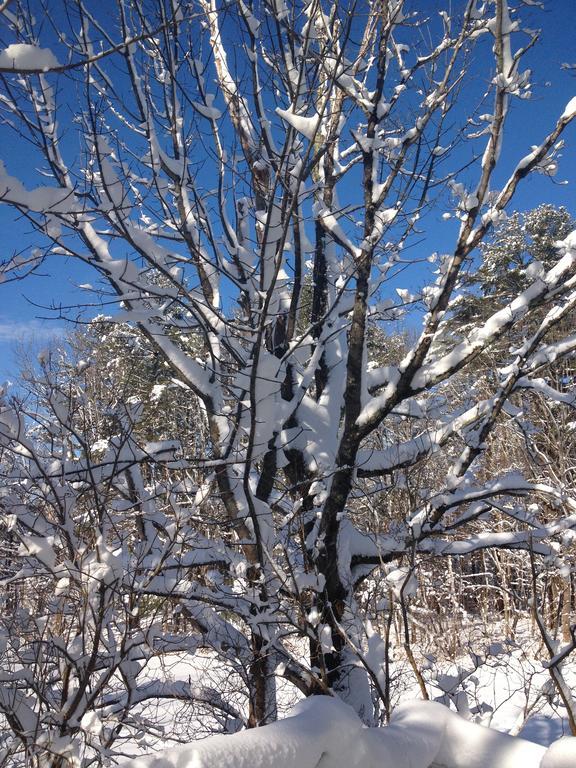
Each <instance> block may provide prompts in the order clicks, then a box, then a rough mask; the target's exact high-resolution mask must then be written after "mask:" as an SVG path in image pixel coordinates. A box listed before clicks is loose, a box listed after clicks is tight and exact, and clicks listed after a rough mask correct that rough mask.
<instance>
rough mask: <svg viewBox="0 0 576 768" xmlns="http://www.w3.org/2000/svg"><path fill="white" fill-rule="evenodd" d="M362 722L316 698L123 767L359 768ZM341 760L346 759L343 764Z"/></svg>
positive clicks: (329, 701)
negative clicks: (274, 717)
mask: <svg viewBox="0 0 576 768" xmlns="http://www.w3.org/2000/svg"><path fill="white" fill-rule="evenodd" d="M361 730H362V723H361V721H360V720H359V718H358V717H357V716H356V714H355V713H354V712H353V711H352V709H350V707H348V706H346V705H345V704H343V703H342V702H340V701H338V700H337V699H332V698H329V697H326V696H318V697H313V698H310V699H306V700H305V701H303V702H300V703H299V704H297V705H296V707H295V708H294V709H293V710H292V714H291V716H290V717H287V718H286V719H285V720H280V721H279V722H277V723H273V724H271V725H267V726H265V727H263V728H257V729H254V730H250V731H242V732H241V733H237V734H234V735H231V736H211V737H209V738H207V739H205V740H204V741H199V742H197V743H195V744H190V745H188V746H185V747H177V748H175V749H168V750H165V751H164V752H158V753H157V754H154V755H145V756H143V757H138V758H136V759H135V760H131V761H130V762H129V763H124V764H123V766H124V768H259V767H261V768H264V766H266V768H316V766H317V765H318V763H319V762H320V759H322V768H324V766H326V768H328V766H329V767H330V768H336V767H337V768H355V766H356V765H357V764H356V763H354V762H353V761H352V760H350V757H351V756H352V754H353V751H354V749H353V746H354V742H355V740H356V739H358V738H359V737H360V735H361ZM343 760H344V761H345V762H343Z"/></svg>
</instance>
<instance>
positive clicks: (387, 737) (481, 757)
mask: <svg viewBox="0 0 576 768" xmlns="http://www.w3.org/2000/svg"><path fill="white" fill-rule="evenodd" d="M423 667H424V669H423V675H424V678H425V681H426V685H427V689H428V691H429V695H430V698H431V699H433V700H434V701H430V702H418V701H416V700H417V699H419V698H420V695H419V688H418V685H417V682H416V680H415V679H414V675H413V673H412V671H411V669H410V667H409V666H408V665H407V664H406V663H405V662H404V661H402V659H401V656H400V654H399V658H398V659H397V660H396V661H395V662H393V665H392V670H391V672H392V675H391V676H392V690H391V694H392V700H393V703H394V706H395V709H394V712H393V715H392V719H391V722H390V724H389V725H386V726H383V727H382V728H378V729H374V728H373V729H366V728H365V727H363V726H362V724H361V723H360V721H359V720H358V718H357V717H356V715H355V714H354V713H353V712H352V710H349V709H348V708H346V706H345V705H343V704H341V703H340V702H338V701H335V700H329V699H326V698H325V697H321V698H318V697H316V698H314V699H312V700H308V701H306V702H302V701H299V699H300V696H299V694H298V692H297V691H295V689H293V688H291V687H290V686H289V685H284V687H282V688H281V689H280V696H279V700H280V716H281V718H282V719H281V721H280V722H279V723H276V724H274V725H272V726H266V727H265V728H262V729H258V730H257V731H251V732H242V733H237V734H234V735H233V736H222V735H217V736H210V738H208V739H203V737H204V736H206V735H209V734H210V732H211V731H212V732H215V731H218V730H220V731H222V730H223V728H222V722H220V723H216V722H215V721H214V720H213V719H211V718H210V717H209V716H208V712H207V710H203V709H202V707H198V706H197V705H193V704H186V703H184V702H183V703H182V704H181V705H179V704H175V703H170V704H166V703H164V702H162V701H160V702H156V703H155V704H154V705H153V706H154V711H152V710H151V706H152V705H150V704H148V705H147V710H146V716H147V718H149V719H150V720H154V721H156V722H157V723H158V724H160V725H161V726H162V728H163V733H159V734H158V738H157V740H156V741H155V743H154V749H155V750H159V752H158V753H157V754H152V755H149V756H143V755H142V752H143V749H142V742H140V744H137V743H136V742H133V743H132V744H131V745H127V747H128V746H129V748H128V749H127V750H126V753H127V754H132V755H134V758H135V759H134V760H133V761H132V762H130V763H129V765H130V766H131V768H213V767H214V768H216V766H217V768H226V766H234V768H243V766H244V765H246V766H248V765H250V766H251V768H260V767H261V768H292V766H294V768H307V766H310V768H316V767H317V766H319V767H320V768H371V767H372V766H374V768H403V767H404V766H405V767H406V768H429V767H430V766H434V768H575V767H576V739H570V738H568V740H566V738H567V737H569V733H570V731H569V727H568V721H567V718H566V711H565V710H564V708H563V706H562V703H561V701H560V700H559V697H558V695H557V692H556V691H555V689H554V686H553V685H552V683H551V680H550V675H549V673H548V671H547V669H546V668H545V666H544V663H543V657H542V658H541V657H540V653H539V649H538V647H537V646H536V645H533V646H532V647H530V652H527V651H526V650H522V649H521V648H520V647H519V646H517V645H515V644H514V643H512V642H508V643H502V644H495V643H492V644H490V645H488V646H486V647H485V648H484V652H483V653H479V652H469V653H462V655H460V656H459V657H458V658H457V659H456V660H455V661H448V660H445V659H444V660H437V659H433V658H431V657H430V658H428V659H427V660H426V661H425V663H424V664H423ZM152 671H154V670H151V672H152ZM164 671H165V674H166V678H167V680H169V681H178V680H187V681H188V682H189V684H190V686H191V688H192V690H193V689H194V686H203V687H206V686H209V687H211V688H213V689H214V690H219V691H220V692H221V693H222V694H223V695H225V696H227V698H228V700H231V701H233V702H234V705H235V706H236V707H237V709H238V711H239V712H242V711H243V709H244V707H245V701H244V700H243V697H242V695H241V693H240V692H239V691H240V690H241V688H242V686H241V685H240V681H239V680H238V678H237V677H235V675H234V674H230V671H229V670H226V669H224V668H223V667H222V666H221V663H220V662H217V660H216V658H215V656H213V655H212V654H211V653H210V652H208V651H201V652H200V653H197V654H196V655H195V656H194V657H189V658H184V657H181V656H174V658H173V659H172V661H171V662H170V663H168V664H166V663H165V664H164ZM564 674H565V677H566V681H567V683H568V685H569V686H570V688H571V689H574V687H576V663H574V664H572V665H571V664H570V663H568V664H566V665H565V666H564ZM198 690H200V688H198ZM438 702H441V703H442V704H443V705H444V706H441V704H440V703H438ZM295 705H296V706H295ZM456 712H458V714H456ZM143 714H144V713H143ZM237 726H238V723H235V722H234V719H233V718H229V720H228V721H227V722H226V724H225V730H228V731H230V732H233V731H234V730H235V729H236V727H237ZM176 736H177V738H174V737H176ZM559 739H562V741H560V742H558V740H559ZM186 741H189V742H190V743H189V744H188V745H187V746H181V745H182V743H183V742H186ZM148 744H150V742H149V741H148ZM178 744H179V745H178ZM552 744H554V746H553V748H552V749H548V750H547V748H548V747H549V746H550V745H552ZM147 751H148V750H147ZM137 755H138V756H137Z"/></svg>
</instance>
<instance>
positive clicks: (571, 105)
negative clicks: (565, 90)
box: [560, 96, 576, 120]
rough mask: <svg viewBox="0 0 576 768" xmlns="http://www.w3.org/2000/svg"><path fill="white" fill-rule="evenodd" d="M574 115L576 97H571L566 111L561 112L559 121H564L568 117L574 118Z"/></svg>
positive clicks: (575, 111) (575, 113)
mask: <svg viewBox="0 0 576 768" xmlns="http://www.w3.org/2000/svg"><path fill="white" fill-rule="evenodd" d="M574 115H576V96H573V97H572V98H571V99H570V101H569V102H568V104H566V109H565V110H564V112H562V115H561V116H560V119H561V120H566V119H567V118H569V117H574Z"/></svg>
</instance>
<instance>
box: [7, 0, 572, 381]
mask: <svg viewBox="0 0 576 768" xmlns="http://www.w3.org/2000/svg"><path fill="white" fill-rule="evenodd" d="M105 1H106V0H105ZM34 5H35V3H34V1H32V3H31V6H32V7H33V8H34ZM407 5H412V6H413V7H415V8H416V7H418V8H419V9H421V10H428V8H429V10H430V12H431V13H435V12H436V11H437V10H438V9H441V8H443V7H447V6H448V5H449V4H448V3H447V2H440V0H438V1H436V0H427V2H416V1H415V0H414V2H412V3H407ZM545 5H546V10H545V11H544V12H540V11H538V12H537V11H536V10H535V9H533V8H528V7H527V8H525V9H523V10H522V12H521V18H522V19H523V21H525V22H526V26H530V27H539V28H542V37H541V41H540V43H539V44H538V45H537V46H536V47H535V48H534V49H533V50H532V51H530V52H529V53H528V55H527V56H526V58H525V60H524V62H525V63H524V68H525V67H527V66H528V67H530V68H532V70H533V73H534V74H533V86H534V87H533V97H532V99H531V100H529V101H519V100H518V99H513V100H512V107H511V114H510V120H509V124H508V130H507V133H506V139H505V143H504V146H503V152H502V158H501V165H500V171H499V173H498V175H497V176H496V178H495V180H494V184H493V186H496V187H498V185H499V183H501V182H502V181H503V180H504V179H505V178H506V177H507V176H508V174H509V173H510V171H511V170H512V169H513V168H514V166H515V164H516V162H517V161H518V160H519V159H520V158H521V157H523V156H524V155H525V154H526V153H527V152H528V151H529V150H530V147H531V145H532V144H536V143H539V142H540V141H541V140H542V138H543V137H544V136H545V134H546V133H547V132H548V131H549V130H551V128H552V127H553V125H554V123H555V120H556V118H557V116H558V115H559V114H561V112H562V111H563V110H564V107H565V105H566V103H567V102H568V101H569V99H570V98H571V97H572V96H574V95H576V70H574V71H572V72H570V71H569V70H563V69H562V68H561V65H562V64H563V63H569V64H570V63H572V64H573V63H576V45H575V44H574V40H575V37H574V35H575V32H576V0H547V2H546V4H545ZM0 47H1V46H0ZM474 66H475V65H474V62H472V67H473V68H474ZM462 98H463V106H464V107H465V106H466V104H465V99H466V91H464V93H463V95H462ZM487 111H489V106H488V105H487ZM565 140H566V147H565V149H564V151H563V157H562V159H561V163H560V171H559V173H558V176H557V177H556V179H555V180H554V181H553V180H550V179H546V178H543V177H542V176H540V175H538V174H533V175H532V176H531V177H529V178H528V179H527V180H526V181H525V182H524V183H523V185H522V187H521V189H520V191H519V194H518V195H517V197H516V198H515V201H514V204H513V208H514V209H517V210H525V209H529V208H532V207H534V206H536V205H538V204H539V203H553V204H555V205H565V206H566V207H567V208H568V209H569V210H570V211H571V212H572V213H573V214H574V215H575V216H576V126H571V127H570V129H569V130H568V131H567V132H566V134H565ZM460 151H461V152H462V153H466V152H471V148H470V149H467V146H466V145H464V146H463V148H462V149H461V150H460ZM18 156H22V163H23V166H25V164H26V162H27V161H29V158H27V157H26V149H25V148H23V146H22V144H21V143H20V142H19V141H18V140H17V139H16V137H15V136H14V134H13V133H12V132H10V131H7V130H5V129H0V158H1V159H5V160H6V161H7V164H8V161H10V162H9V165H10V166H11V167H12V168H13V167H14V158H15V157H18ZM463 156H464V155H463ZM561 180H566V181H568V182H569V183H568V184H567V185H561V184H559V183H558V182H559V181H561ZM442 212H443V210H442V209H440V210H438V212H437V213H434V214H432V216H431V217H429V219H427V230H428V231H427V237H426V240H425V241H424V242H422V243H420V244H419V245H417V246H415V247H414V249H413V251H412V253H413V255H414V256H421V257H423V258H425V256H426V255H428V254H429V253H431V252H433V251H439V252H444V251H446V250H449V249H450V248H451V246H452V245H453V243H454V234H455V229H456V226H457V223H456V222H454V221H453V220H451V221H443V220H442ZM0 232H2V240H1V241H0V259H2V260H5V259H7V258H10V257H11V256H12V255H13V254H14V252H16V251H18V250H20V249H22V248H23V247H25V246H27V245H31V244H33V242H34V237H33V235H32V234H31V233H30V226H29V225H28V224H27V223H26V222H23V221H16V220H15V219H14V215H13V212H12V211H11V210H10V209H9V208H8V207H7V206H3V205H1V204H0ZM416 279H417V278H416ZM94 281H95V277H94V275H93V274H92V273H90V272H89V271H88V270H87V268H85V267H82V266H81V265H79V264H77V263H75V262H74V261H72V260H64V259H58V260H56V259H52V260H51V261H50V263H49V264H47V265H46V269H45V270H41V273H40V275H39V276H35V277H33V278H29V279H27V280H26V281H25V282H21V283H5V284H3V285H0V381H1V380H3V379H4V378H7V377H10V375H11V374H12V373H13V372H14V365H15V363H14V357H13V348H14V344H15V340H16V339H18V338H21V339H24V341H25V342H26V343H28V342H29V341H30V340H31V339H35V343H37V344H41V343H42V342H43V341H44V342H45V341H46V340H47V339H48V338H49V337H50V336H51V335H52V334H54V333H58V332H61V330H62V329H63V328H64V324H63V322H62V321H61V320H58V316H59V314H60V313H59V311H58V309H57V308H58V307H59V305H60V304H62V305H65V306H66V305H74V304H76V303H78V302H81V301H83V300H90V301H94V297H93V296H91V295H90V296H89V295H87V294H86V293H85V292H83V291H80V290H78V289H77V288H76V286H77V285H78V284H80V283H84V282H94ZM38 305H39V306H38ZM42 306H44V307H53V308H55V309H53V310H49V309H42V308H41V307H42ZM98 311H99V308H98V307H97V306H92V307H89V308H87V309H86V310H85V316H90V315H93V314H96V313H97V312H98ZM104 311H105V308H104ZM68 314H70V313H68ZM75 314H77V313H74V312H72V313H71V316H72V317H73V316H75ZM46 317H52V318H53V319H52V320H46V319H44V318H46Z"/></svg>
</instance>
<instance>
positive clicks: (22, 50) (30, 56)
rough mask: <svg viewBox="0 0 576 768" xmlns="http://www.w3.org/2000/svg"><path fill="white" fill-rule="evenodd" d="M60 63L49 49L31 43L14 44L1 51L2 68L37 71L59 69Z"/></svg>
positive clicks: (0, 66) (0, 61) (0, 63)
mask: <svg viewBox="0 0 576 768" xmlns="http://www.w3.org/2000/svg"><path fill="white" fill-rule="evenodd" d="M59 66H61V65H60V62H59V61H58V59H57V58H56V56H55V55H54V54H53V53H52V51H51V50H50V49H49V48H39V47H38V46H37V45H30V44H29V43H12V45H9V46H8V48H5V49H4V50H3V51H0V68H1V69H15V70H18V71H19V72H22V71H27V70H31V71H37V70H46V69H52V68H54V67H59Z"/></svg>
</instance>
